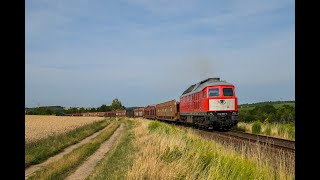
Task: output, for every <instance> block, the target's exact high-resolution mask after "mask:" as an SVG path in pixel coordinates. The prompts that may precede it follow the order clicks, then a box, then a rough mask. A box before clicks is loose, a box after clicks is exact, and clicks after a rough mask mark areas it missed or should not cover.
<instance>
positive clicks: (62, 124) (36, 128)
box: [25, 115, 105, 144]
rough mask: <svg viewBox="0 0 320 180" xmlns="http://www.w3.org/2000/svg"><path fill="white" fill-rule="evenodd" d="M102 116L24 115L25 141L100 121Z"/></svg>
mask: <svg viewBox="0 0 320 180" xmlns="http://www.w3.org/2000/svg"><path fill="white" fill-rule="evenodd" d="M103 119H105V118H104V117H81V116H80V117H79V116H44V115H26V116H25V143H26V144H28V143H32V142H36V141H39V140H40V139H43V138H46V137H48V136H50V135H57V134H62V133H66V132H68V131H70V130H73V129H76V128H79V127H82V126H84V125H87V124H90V123H93V122H96V121H101V120H103Z"/></svg>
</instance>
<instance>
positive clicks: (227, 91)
mask: <svg viewBox="0 0 320 180" xmlns="http://www.w3.org/2000/svg"><path fill="white" fill-rule="evenodd" d="M223 95H224V96H233V90H232V88H223Z"/></svg>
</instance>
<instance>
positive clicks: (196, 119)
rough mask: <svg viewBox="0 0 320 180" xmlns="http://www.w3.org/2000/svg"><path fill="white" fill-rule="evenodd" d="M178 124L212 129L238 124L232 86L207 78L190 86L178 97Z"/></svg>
mask: <svg viewBox="0 0 320 180" xmlns="http://www.w3.org/2000/svg"><path fill="white" fill-rule="evenodd" d="M179 121H180V122H185V123H190V124H194V125H197V126H200V127H204V128H208V129H213V128H218V129H226V130H228V129H230V128H231V127H233V126H235V125H237V123H238V98H237V96H236V92H235V87H234V85H233V84H231V83H228V82H226V81H220V78H208V79H206V80H203V81H201V82H199V83H197V84H194V85H191V86H190V87H189V88H188V89H187V90H185V91H184V92H183V93H182V95H181V96H180V119H179Z"/></svg>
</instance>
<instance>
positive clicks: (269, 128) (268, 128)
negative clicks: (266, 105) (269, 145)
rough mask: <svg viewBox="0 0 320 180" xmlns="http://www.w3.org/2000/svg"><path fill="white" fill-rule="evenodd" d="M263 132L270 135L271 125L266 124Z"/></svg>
mask: <svg viewBox="0 0 320 180" xmlns="http://www.w3.org/2000/svg"><path fill="white" fill-rule="evenodd" d="M265 134H266V135H268V136H270V135H271V125H270V124H266V129H265Z"/></svg>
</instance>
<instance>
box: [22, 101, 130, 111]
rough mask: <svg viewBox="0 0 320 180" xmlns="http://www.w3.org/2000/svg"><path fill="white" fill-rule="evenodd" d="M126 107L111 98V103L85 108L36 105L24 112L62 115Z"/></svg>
mask: <svg viewBox="0 0 320 180" xmlns="http://www.w3.org/2000/svg"><path fill="white" fill-rule="evenodd" d="M125 108H126V107H125V106H123V105H122V103H121V101H120V100H119V99H117V98H115V99H113V100H112V103H111V105H109V106H108V105H106V104H103V105H101V106H100V107H97V108H91V109H85V108H83V107H82V108H70V109H64V108H63V107H61V106H51V107H50V106H49V107H36V108H29V109H28V110H27V112H26V114H28V115H53V114H55V115H63V114H72V113H86V112H106V111H113V110H124V109H125Z"/></svg>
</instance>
